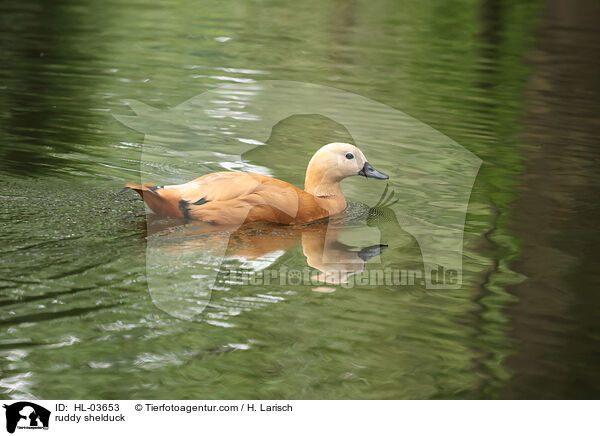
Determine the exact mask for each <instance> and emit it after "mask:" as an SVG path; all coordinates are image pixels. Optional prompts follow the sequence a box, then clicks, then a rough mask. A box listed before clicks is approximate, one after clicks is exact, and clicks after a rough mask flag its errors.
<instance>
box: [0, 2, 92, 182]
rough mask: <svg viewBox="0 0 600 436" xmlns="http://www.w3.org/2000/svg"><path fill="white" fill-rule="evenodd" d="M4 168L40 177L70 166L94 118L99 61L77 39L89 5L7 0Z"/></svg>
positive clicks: (1, 98) (0, 166)
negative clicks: (93, 67)
mask: <svg viewBox="0 0 600 436" xmlns="http://www.w3.org/2000/svg"><path fill="white" fill-rule="evenodd" d="M0 10H1V12H0V15H2V18H3V20H2V22H3V25H5V26H8V29H6V28H5V29H4V31H3V33H2V38H3V44H2V46H1V47H2V49H1V51H0V53H1V56H2V63H3V67H2V69H1V70H0V77H1V78H2V80H0V81H1V82H2V87H1V88H0V111H1V112H2V114H3V116H2V117H0V138H2V139H1V141H2V142H1V143H0V170H3V171H7V172H10V173H15V174H18V175H34V174H40V173H46V172H50V171H53V170H57V169H60V170H65V169H66V168H67V167H68V166H70V165H72V164H73V162H72V160H71V159H63V158H61V157H58V156H57V154H61V153H68V152H70V151H73V150H74V148H75V145H76V144H79V143H81V142H82V136H83V132H84V131H85V130H86V128H87V126H89V125H90V122H91V118H92V115H91V112H89V111H88V108H89V107H90V105H89V104H88V102H86V100H88V99H89V96H90V94H91V89H90V87H91V86H92V85H93V83H94V82H93V80H91V78H89V77H88V78H86V77H85V76H83V75H81V74H77V73H76V72H81V71H82V70H85V69H86V68H87V67H86V65H88V64H89V63H90V61H91V60H92V57H91V56H90V52H89V51H87V50H85V49H84V48H83V47H82V45H83V44H84V41H82V40H81V39H78V38H75V37H74V35H75V34H76V32H77V30H78V26H79V25H80V22H81V16H80V14H82V13H85V10H81V9H79V8H73V7H72V5H70V4H68V3H66V2H47V1H32V2H30V1H28V2H9V1H6V2H2V3H1V4H0Z"/></svg>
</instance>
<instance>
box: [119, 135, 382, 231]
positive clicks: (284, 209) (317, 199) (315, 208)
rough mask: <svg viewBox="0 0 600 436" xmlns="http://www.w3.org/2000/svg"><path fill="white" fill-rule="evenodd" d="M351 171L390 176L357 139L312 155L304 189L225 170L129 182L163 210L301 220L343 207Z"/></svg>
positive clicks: (220, 219)
mask: <svg viewBox="0 0 600 436" xmlns="http://www.w3.org/2000/svg"><path fill="white" fill-rule="evenodd" d="M351 176H364V177H367V178H374V179H379V180H387V179H389V176H387V175H386V174H384V173H382V172H380V171H378V170H376V169H375V168H373V166H372V165H371V164H369V162H368V161H367V158H366V157H365V155H364V154H363V152H362V151H361V150H360V149H359V148H358V147H356V146H355V145H352V144H348V143H342V142H334V143H331V144H327V145H324V146H323V147H321V148H320V149H319V150H317V151H316V153H315V154H314V155H313V156H312V158H311V160H310V162H309V164H308V167H307V169H306V177H305V183H304V189H300V188H298V187H296V186H294V185H292V184H291V183H288V182H285V181H283V180H279V179H275V178H273V177H269V176H265V175H262V174H255V173H249V172H235V171H223V172H216V173H210V174H205V175H203V176H201V177H199V178H197V179H194V180H192V181H190V182H187V183H183V184H180V185H166V186H157V185H155V184H152V183H144V184H141V185H140V184H135V183H126V184H125V187H124V188H123V190H122V191H125V190H129V189H131V190H133V191H135V192H137V193H138V194H139V195H140V196H141V197H142V199H143V200H144V202H145V203H146V204H147V205H148V207H149V208H150V209H151V210H152V211H153V212H154V213H155V214H157V215H160V216H166V217H176V218H184V219H187V220H195V221H203V222H206V223H209V224H217V225H236V226H237V225H242V224H244V223H250V222H269V223H275V224H283V225H299V224H307V223H311V222H314V221H319V220H322V219H325V218H328V217H331V216H334V215H337V214H339V213H341V212H343V211H344V210H345V209H346V207H347V203H346V198H345V197H344V193H343V192H342V188H341V181H342V180H344V179H345V178H347V177H351Z"/></svg>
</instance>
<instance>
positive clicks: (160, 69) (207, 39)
mask: <svg viewBox="0 0 600 436" xmlns="http://www.w3.org/2000/svg"><path fill="white" fill-rule="evenodd" d="M310 3H311V4H309V5H302V6H300V5H296V4H295V3H294V2H284V3H278V4H273V3H264V2H258V1H251V2H241V1H232V2H212V3H203V4H202V5H198V4H197V3H196V2H188V1H180V2H176V3H172V2H171V3H169V4H168V5H167V4H159V3H145V2H137V3H132V2H127V3H126V2H122V1H109V2H103V3H102V4H101V3H95V2H91V1H83V2H81V1H77V2H75V1H59V2H53V4H52V5H50V4H46V3H45V2H35V1H34V2H22V3H17V2H4V3H3V4H2V6H1V9H0V10H1V13H0V16H1V17H2V23H3V26H2V30H1V32H2V41H3V44H2V46H1V51H2V58H3V60H4V62H3V67H2V69H1V70H0V75H1V80H0V91H1V92H0V96H1V97H0V107H1V111H0V113H1V114H2V117H1V119H0V131H1V132H2V135H1V138H2V142H1V148H0V156H1V157H0V186H1V187H2V188H1V190H0V204H1V205H2V207H1V209H0V210H1V211H2V229H3V231H2V233H1V236H0V237H1V238H2V245H1V248H0V253H1V258H2V263H1V264H0V305H1V306H2V312H1V313H0V330H1V331H2V335H1V336H0V341H1V342H0V353H1V354H0V355H1V356H2V360H1V361H0V374H1V375H0V377H1V378H0V392H1V394H0V395H2V396H3V397H5V398H32V397H35V398H104V399H111V398H146V399H148V398H179V399H190V398H210V399H221V398H590V397H597V394H598V392H599V391H600V380H599V378H598V375H597V371H596V368H597V366H598V363H599V356H600V354H599V353H598V350H599V339H600V337H599V336H598V334H597V332H598V331H599V329H598V327H599V321H598V320H599V319H600V317H599V316H598V315H599V313H598V307H599V306H598V302H599V298H598V297H597V295H596V289H597V288H598V282H599V277H600V276H599V275H598V270H599V268H598V260H597V259H598V255H597V254H598V253H597V252H598V250H597V248H596V247H597V246H598V244H597V242H598V241H597V239H598V237H597V234H598V232H596V229H597V227H598V200H597V199H596V197H597V196H595V195H594V194H595V185H596V184H597V180H598V165H597V163H598V154H597V149H596V145H597V141H598V137H599V133H600V126H599V124H598V116H597V114H598V106H599V103H598V102H599V97H600V95H599V93H600V89H599V87H598V83H599V82H598V80H597V77H596V76H597V74H596V73H595V71H597V68H598V64H597V55H595V54H596V51H597V46H598V42H600V41H599V40H600V33H599V32H598V30H597V26H596V23H597V22H598V18H599V17H598V15H599V13H600V12H599V10H598V7H597V5H596V4H595V3H594V2H591V1H586V0H581V1H578V2H575V3H572V2H569V4H568V5H567V3H566V2H562V1H558V0H549V1H548V2H547V3H545V4H544V3H542V2H531V3H528V4H518V3H517V2H511V1H483V2H480V3H477V2H471V1H463V2H460V3H453V4H452V5H445V4H442V3H438V2H413V1H407V2H400V3H398V2H392V1H388V2H386V1H381V2H377V3H376V4H372V3H368V2H361V1H353V2H338V1H331V2H322V1H320V2H310ZM262 80H280V81H281V80H285V81H299V82H305V83H311V84H316V85H320V86H328V87H334V88H337V89H341V90H344V91H347V92H349V93H354V94H357V95H360V96H363V97H366V98H368V99H370V100H372V101H375V102H379V103H382V104H385V105H388V106H389V107H391V108H393V109H395V110H398V111H401V112H402V113H405V114H408V115H410V116H411V117H414V119H416V120H419V122H421V123H424V124H423V125H427V126H431V127H432V128H434V129H436V130H437V131H439V132H441V133H442V134H444V135H446V136H447V137H449V138H451V139H452V140H453V141H455V142H456V143H457V144H460V146H462V147H464V149H465V150H467V151H468V152H470V153H473V154H474V155H475V156H477V157H479V159H481V160H482V161H483V163H482V165H481V168H480V169H479V171H478V172H477V173H476V174H477V177H476V179H475V183H474V186H473V190H472V192H471V195H470V201H469V203H468V208H467V210H466V212H467V214H466V222H465V228H464V236H463V235H462V232H461V237H462V238H463V239H462V246H463V251H462V254H461V256H460V259H461V261H462V286H461V287H460V288H457V289H444V290H438V289H427V288H426V287H425V286H423V285H420V284H419V283H416V284H415V285H412V286H394V285H385V284H382V285H380V286H370V285H369V286H356V287H352V288H347V287H344V286H342V285H341V284H328V285H327V286H326V287H325V288H327V289H326V290H327V291H331V290H332V289H333V290H334V292H315V291H314V286H309V285H298V286H292V285H289V284H288V285H279V284H278V283H272V284H270V285H269V286H258V285H254V286H253V285H240V284H236V283H235V282H233V281H231V280H229V281H228V278H227V277H224V276H223V271H224V270H226V269H227V268H229V269H233V270H239V269H241V268H243V267H249V268H251V269H254V270H260V268H264V267H267V266H268V267H269V268H280V267H286V268H291V269H294V268H296V269H302V268H308V267H309V266H313V265H315V260H314V259H315V258H311V256H310V255H308V256H307V252H308V253H309V254H310V249H307V247H308V244H309V243H310V241H312V240H316V241H317V242H319V241H322V240H323V239H322V238H323V233H324V231H323V229H322V228H320V227H319V226H316V227H313V228H311V229H308V230H307V229H276V230H273V229H271V228H265V227H260V226H259V228H254V229H251V230H248V231H245V232H241V233H239V234H238V236H237V237H236V238H235V239H234V242H232V243H231V244H230V247H229V251H228V260H226V261H225V264H224V265H223V266H221V267H219V268H217V270H218V271H217V272H218V273H219V274H220V276H219V277H220V278H219V277H218V280H217V283H216V284H215V285H214V287H213V290H212V295H211V298H210V304H209V305H208V306H207V307H206V309H205V310H204V311H202V312H201V313H200V314H197V315H194V317H193V320H192V321H190V320H188V318H189V317H188V315H189V308H190V307H191V306H190V305H189V304H188V305H186V304H183V305H182V304H180V303H181V301H186V300H184V298H181V297H185V296H186V295H185V292H187V291H186V289H188V288H185V287H181V286H180V287H177V286H176V285H177V284H179V283H180V282H177V283H173V281H167V282H168V283H172V284H173V288H172V289H173V292H172V293H169V290H170V289H171V288H168V287H167V288H164V287H161V286H159V285H156V286H153V283H158V284H160V280H161V277H164V276H161V275H160V274H157V271H159V269H160V268H163V267H164V269H165V270H161V271H163V273H165V274H168V273H172V272H173V270H172V269H171V268H172V267H171V266H170V265H172V264H170V263H169V262H162V261H161V259H164V257H163V258H161V257H160V256H166V257H167V258H168V259H170V260H172V259H173V256H175V254H174V252H175V253H177V256H179V257H178V259H179V260H178V262H179V263H177V265H184V264H185V262H189V261H190V259H192V261H193V260H196V259H200V257H199V256H200V255H204V254H205V252H206V244H207V241H206V240H205V239H206V238H204V239H203V238H202V237H198V236H199V234H198V232H196V231H195V230H193V229H192V230H190V227H189V226H188V227H183V228H184V229H186V231H188V234H184V235H183V236H182V235H180V234H179V233H177V232H178V231H179V230H180V229H181V228H182V227H181V226H182V223H172V222H164V221H163V220H157V219H155V218H153V217H147V215H146V212H145V209H144V207H143V204H142V203H141V201H140V200H139V199H138V198H136V197H135V196H134V195H127V194H121V195H119V194H118V191H119V189H120V188H121V187H122V185H123V184H124V183H125V182H126V181H140V180H144V181H157V182H163V181H185V180H188V179H189V178H190V175H192V174H194V176H195V174H197V175H201V174H203V173H205V172H207V171H214V170H217V169H222V167H223V165H233V166H234V168H240V162H239V161H236V160H235V159H231V157H230V156H221V157H217V158H215V157H214V156H213V157H210V158H208V157H206V156H205V157H199V156H200V154H202V153H203V148H202V146H203V145H204V146H205V147H207V146H206V144H209V143H214V144H216V145H218V146H220V147H222V149H224V150H225V149H227V147H230V146H231V144H232V141H231V140H230V139H228V138H227V135H221V136H215V135H211V134H209V133H210V132H209V133H206V132H204V133H203V132H202V129H200V130H199V132H197V133H195V134H194V135H195V136H193V137H194V138H196V141H197V144H198V147H197V148H196V147H194V145H195V143H194V142H190V141H191V140H190V137H189V136H185V134H183V133H182V130H181V128H180V127H178V126H177V125H176V123H174V124H170V122H168V123H165V124H164V125H160V128H157V132H154V133H155V134H154V135H151V137H149V136H146V137H145V136H144V134H143V133H141V132H140V131H137V130H132V129H130V128H128V127H126V126H125V125H124V124H122V123H121V122H119V121H118V120H117V119H116V118H115V116H120V117H128V116H133V115H135V113H134V112H136V111H135V107H134V106H131V101H138V102H141V103H143V104H145V105H148V106H151V107H153V108H155V109H156V110H159V111H163V112H164V111H167V110H169V109H171V108H176V107H178V106H180V105H181V104H183V103H184V102H186V101H188V100H189V99H193V98H195V97H196V96H198V95H201V94H202V93H204V92H205V91H214V90H215V89H218V87H219V86H222V85H224V84H228V85H230V86H239V87H242V88H243V87H244V86H246V87H247V86H250V87H252V86H259V85H257V84H258V83H259V82H258V81H262ZM128 101H129V104H128ZM363 113H364V116H365V119H367V120H376V124H377V128H378V129H379V132H380V133H381V136H380V137H375V138H373V140H372V142H370V143H369V144H368V145H367V146H366V147H365V153H366V154H367V156H368V157H369V159H370V160H371V161H372V162H373V163H374V164H375V163H376V162H379V165H375V166H376V167H378V166H380V167H382V169H383V170H385V171H387V172H390V173H391V174H390V175H391V176H392V178H391V180H390V186H391V188H392V189H394V190H395V195H396V197H399V198H400V201H399V202H398V203H397V204H396V205H394V206H393V207H392V208H390V209H388V210H384V211H383V212H382V215H381V216H379V217H378V218H376V219H373V218H372V219H371V220H370V221H369V219H368V206H373V205H374V204H375V203H376V202H377V198H378V196H379V195H380V194H381V192H382V191H383V189H384V185H382V184H378V182H376V181H371V180H368V181H365V180H359V179H358V178H356V180H349V181H348V183H347V184H346V185H345V192H347V194H348V197H349V199H350V200H351V201H352V203H351V209H350V212H351V213H350V217H348V218H347V221H345V222H343V223H341V231H340V234H339V235H336V240H337V239H338V236H339V239H340V240H341V241H342V242H344V243H347V244H348V245H355V246H359V247H362V246H366V245H370V242H371V241H372V238H371V236H369V235H371V234H370V233H368V231H376V232H379V233H378V234H376V236H375V239H377V238H380V240H382V241H384V242H385V243H387V244H388V245H389V247H388V248H387V249H385V250H384V251H383V254H382V255H381V256H375V257H374V258H372V259H371V260H369V262H368V263H367V266H366V268H367V270H370V269H376V268H380V267H384V266H389V265H402V266H403V267H406V268H412V267H415V268H421V267H422V266H423V262H424V260H423V258H422V254H423V253H422V250H423V246H422V244H421V245H419V243H418V241H417V240H416V239H415V238H416V236H415V235H414V234H413V233H411V230H414V226H413V227H411V223H410V222H409V221H407V219H409V218H411V217H412V218H414V217H415V215H414V214H412V212H411V210H410V208H409V206H408V205H409V204H412V203H409V202H408V198H415V197H410V196H411V195H418V194H419V193H420V192H424V193H426V194H431V193H432V192H433V190H434V189H435V187H436V184H435V183H425V182H423V180H425V179H426V176H427V174H429V175H431V174H434V175H435V177H436V179H435V180H445V178H450V179H452V178H453V177H455V175H456V173H457V172H458V171H457V168H456V167H453V166H452V165H449V162H452V161H451V160H448V159H440V161H439V162H437V161H436V162H433V163H431V165H432V167H430V168H429V170H430V171H429V172H428V173H427V171H426V172H425V173H424V175H421V176H420V175H419V170H422V169H423V168H420V167H418V163H419V162H421V163H422V162H423V156H425V155H424V154H422V153H423V151H424V150H425V147H426V145H427V141H426V140H425V139H426V138H424V137H423V136H422V135H421V134H420V133H419V132H421V130H419V129H417V128H416V127H415V125H414V124H411V125H410V126H412V127H411V128H409V129H407V130H403V131H402V132H399V133H398V135H400V136H402V137H403V138H404V137H412V138H413V141H414V142H412V143H410V144H412V145H413V149H412V150H413V152H414V153H412V154H410V153H409V152H408V151H406V150H405V153H402V154H400V155H401V156H404V157H405V158H406V159H407V161H405V162H404V163H400V164H396V162H397V159H398V156H399V154H398V150H397V149H395V148H391V147H389V146H387V145H386V141H385V140H384V138H387V136H386V135H393V134H394V132H396V130H395V128H394V127H393V126H392V125H391V121H390V120H391V119H390V118H388V117H383V116H380V112H377V109H375V108H374V107H371V106H365V107H364V108H363ZM159 118H160V117H159ZM350 130H352V129H348V128H347V126H344V125H342V124H340V123H338V122H336V121H334V120H332V119H330V118H326V117H323V116H321V115H318V114H314V115H313V114H303V115H297V116H293V117H291V118H288V119H284V120H282V121H281V122H280V123H278V124H276V125H275V127H274V128H273V131H272V132H268V135H267V137H266V138H262V139H259V140H260V141H264V142H266V147H269V148H261V147H260V146H257V145H252V144H251V145H250V147H248V149H247V150H246V151H244V153H245V154H243V159H244V165H252V168H258V169H260V170H261V171H264V172H268V173H270V174H272V175H274V176H275V177H279V178H282V179H284V180H287V181H290V182H292V183H295V184H297V185H301V184H302V179H303V175H304V173H303V171H304V167H305V164H306V162H308V159H309V158H310V154H311V152H312V151H314V150H315V149H316V148H317V147H318V146H320V145H321V144H324V143H327V142H331V141H333V140H344V141H352V140H353V139H354V138H353V135H352V133H351V132H350ZM182 135H183V136H182ZM246 139H248V138H246ZM250 139H252V138H250ZM211 141H212V142H211ZM165 144H166V145H168V146H170V147H172V149H173V150H179V151H178V152H177V153H179V154H176V155H174V157H173V156H170V155H169V156H167V155H166V154H165V155H164V156H159V157H158V158H156V159H153V158H152V157H153V156H155V155H156V154H157V150H158V149H159V148H160V147H162V146H164V145H165ZM181 144H184V146H183V148H181V147H180V146H181ZM236 144H237V146H238V147H239V146H240V143H239V141H238V142H236ZM436 144H437V142H436ZM178 147H179V148H178ZM232 154H235V153H232ZM140 159H142V161H143V162H142V164H140ZM409 162H410V163H412V164H410V165H409ZM236 165H237V167H236ZM415 165H417V166H415ZM431 168H435V171H433V170H431ZM423 177H425V179H424V178H423ZM426 180H432V179H426ZM368 182H372V183H368ZM411 183H412V184H411ZM438 193H439V192H438ZM441 193H442V194H443V191H442V192H441ZM429 198H430V197H427V196H426V199H429ZM452 201H456V198H454V197H452V198H450V200H448V202H449V203H448V204H449V205H450V206H457V204H456V203H453V202H452ZM429 207H432V206H431V205H430V204H429V203H428V202H424V203H423V208H421V209H418V208H417V209H418V210H421V211H422V212H423V213H425V214H429V215H431V213H430V212H431V211H432V210H433V209H429ZM390 211H391V212H390ZM452 219H453V218H452ZM444 220H446V221H444ZM369 224H370V225H369ZM441 224H442V225H445V226H446V227H451V226H452V225H453V221H452V220H451V217H446V218H443V220H442V223H441ZM407 229H408V230H407ZM189 232H191V233H189ZM194 232H195V233H194ZM377 235H378V236H377ZM200 236H201V235H200ZM161 237H162V239H158V238H161ZM178 238H179V239H178ZM210 238H213V239H209V241H210V243H208V245H212V246H213V248H214V246H215V245H216V244H217V242H215V241H216V239H218V237H217V236H211V237H210ZM314 238H316V239H314ZM319 238H321V239H319ZM157 241H158V243H157ZM182 241H183V242H182ZM317 245H318V244H317ZM244 250H246V255H245V256H244ZM252 250H255V251H257V252H258V251H261V250H262V252H265V251H266V252H269V253H271V254H270V255H268V256H266V257H265V256H262V257H261V256H258V257H256V256H254V259H253V260H252V259H251V261H249V260H248V258H252V257H253V256H249V255H248V254H247V251H252ZM307 250H308V251H307ZM273 253H275V254H273ZM343 253H345V251H344V250H342V251H338V252H336V256H338V257H339V256H342V255H343ZM269 256H270V257H269ZM317 257H318V256H317ZM182 259H183V260H182ZM256 259H258V261H257V260H256ZM259 261H260V262H262V263H260V262H259ZM152 262H154V263H152ZM203 262H204V263H203V264H202V267H203V268H208V267H211V266H212V267H213V269H214V268H216V266H217V265H216V264H215V265H212V264H211V263H210V262H207V261H206V260H204V261H203ZM252 262H254V263H252ZM148 265H151V267H150V268H148ZM152 265H154V266H152ZM354 267H357V268H362V267H363V265H362V264H360V263H359V264H358V266H357V265H356V263H355V264H354ZM173 268H174V267H173ZM317 269H318V268H317ZM317 269H315V268H312V269H311V271H313V272H315V271H316V270H317ZM159 272H160V271H159ZM178 277H179V278H181V277H184V275H183V274H180V275H179V276H178ZM153 280H159V281H158V282H153ZM181 282H183V280H182V281H181ZM153 289H154V290H158V291H153ZM160 289H166V293H165V292H163V294H164V295H163V294H161V293H160ZM182 289H183V290H182ZM165 295H166V297H167V298H166V300H165V298H163V297H165ZM173 296H174V297H173ZM200 300H202V299H201V298H200ZM165 301H166V303H165ZM162 303H164V304H166V306H164V305H163V306H161V304H162ZM169 304H170V305H171V306H169ZM165 309H166V310H165ZM181 310H183V312H181ZM174 315H175V316H174ZM186 317H188V318H186Z"/></svg>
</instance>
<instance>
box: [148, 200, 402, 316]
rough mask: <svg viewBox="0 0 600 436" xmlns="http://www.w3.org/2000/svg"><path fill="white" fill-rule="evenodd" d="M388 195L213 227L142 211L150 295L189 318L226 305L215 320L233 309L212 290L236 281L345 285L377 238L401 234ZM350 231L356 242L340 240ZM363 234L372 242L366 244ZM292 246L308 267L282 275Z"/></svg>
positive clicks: (376, 249)
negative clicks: (311, 216)
mask: <svg viewBox="0 0 600 436" xmlns="http://www.w3.org/2000/svg"><path fill="white" fill-rule="evenodd" d="M391 196H392V194H391V193H390V194H388V193H387V189H386V190H385V191H384V195H383V196H382V199H381V201H380V202H379V203H378V205H377V206H376V207H373V208H367V207H364V206H362V207H361V205H352V206H351V207H350V208H349V210H348V211H346V212H344V213H343V214H341V215H339V216H336V217H332V218H330V219H329V220H323V221H319V222H315V223H311V224H305V225H296V226H281V225H275V224H271V223H246V224H244V225H242V226H241V227H240V226H237V225H236V226H225V225H220V226H218V225H212V224H207V223H204V222H199V221H190V222H184V221H183V220H180V219H173V218H161V217H158V216H155V215H149V216H148V231H149V243H148V256H147V257H148V258H147V275H148V288H149V291H150V295H151V296H152V299H153V301H154V303H155V304H156V305H157V307H159V308H160V309H162V310H164V311H165V312H167V313H169V314H170V315H172V316H175V317H177V318H181V319H185V320H189V321H192V320H195V321H206V320H207V316H203V315H202V313H203V312H204V310H206V308H208V310H209V312H210V310H211V309H214V308H215V307H216V308H222V307H223V306H227V307H228V311H227V312H226V313H225V312H224V313H222V314H221V315H220V316H219V319H220V320H221V321H220V322H221V325H222V322H223V319H224V318H228V315H231V314H234V315H237V314H239V313H240V312H237V311H234V312H232V311H231V305H230V304H229V302H231V301H232V296H231V294H230V293H227V294H222V293H215V292H213V291H214V289H215V288H218V289H220V290H221V291H231V286H232V285H236V284H238V285H241V286H244V285H245V286H249V287H250V291H251V292H258V293H264V289H262V288H264V287H265V286H269V285H274V284H276V283H277V284H279V285H280V286H284V287H287V288H290V289H296V288H297V287H298V285H300V286H301V288H310V287H311V286H312V287H313V288H314V287H317V288H318V287H319V285H324V284H327V285H340V284H348V281H349V278H350V277H352V276H354V275H356V274H360V273H362V272H364V271H365V268H366V264H367V263H368V262H369V261H371V260H372V259H373V258H374V257H376V256H379V255H380V254H381V253H382V252H383V251H384V249H385V248H387V247H388V245H387V244H384V243H382V241H383V240H387V239H388V236H389V234H390V232H392V233H393V234H394V235H398V234H401V233H405V232H404V231H403V230H402V229H401V228H400V226H399V223H398V220H397V219H396V218H395V215H394V212H393V211H392V210H391V209H390V208H389V205H390V204H393V203H394V201H389V198H390V197H391ZM365 235H367V236H365ZM353 237H354V238H355V240H358V241H360V243H361V245H358V246H357V245H351V244H348V243H345V242H343V241H348V240H352V238H353ZM357 237H358V238H357ZM395 239H397V238H395ZM367 240H370V242H371V243H370V244H368V245H365V241H367ZM294 250H296V251H298V250H299V252H301V253H302V254H303V256H304V257H305V264H306V265H307V266H309V267H311V268H312V270H311V269H308V268H306V267H304V268H303V269H302V270H301V269H297V270H295V271H286V275H285V276H284V275H281V267H282V265H285V263H282V262H281V259H283V258H285V257H286V255H287V254H288V253H291V252H292V251H294ZM378 263H379V262H378ZM294 275H297V277H294ZM257 276H260V280H261V281H260V283H259V282H257ZM382 284H383V283H382ZM247 298H248V297H244V299H247ZM281 298H283V297H281ZM234 299H235V298H234ZM238 301H239V300H238ZM245 304H246V303H245ZM258 307H260V304H259V305H258ZM211 316H212V317H213V318H214V316H215V315H214V313H212V312H210V313H209V315H208V320H209V321H210V318H211Z"/></svg>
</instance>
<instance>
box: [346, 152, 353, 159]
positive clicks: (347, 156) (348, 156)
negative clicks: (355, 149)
mask: <svg viewBox="0 0 600 436" xmlns="http://www.w3.org/2000/svg"><path fill="white" fill-rule="evenodd" d="M346 159H354V155H353V154H352V153H346Z"/></svg>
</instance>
